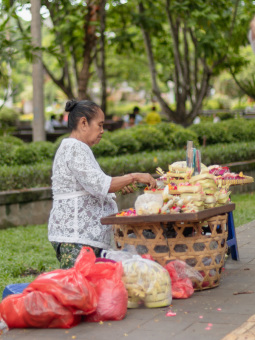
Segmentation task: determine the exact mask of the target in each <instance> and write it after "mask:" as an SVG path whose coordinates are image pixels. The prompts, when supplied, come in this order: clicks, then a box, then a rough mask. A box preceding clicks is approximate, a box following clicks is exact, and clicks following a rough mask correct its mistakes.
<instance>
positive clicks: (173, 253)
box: [114, 214, 228, 290]
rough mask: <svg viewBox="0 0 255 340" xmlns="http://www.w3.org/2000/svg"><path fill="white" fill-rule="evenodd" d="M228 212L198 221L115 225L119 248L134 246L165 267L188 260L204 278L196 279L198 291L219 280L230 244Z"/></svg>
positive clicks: (213, 284) (211, 286)
mask: <svg viewBox="0 0 255 340" xmlns="http://www.w3.org/2000/svg"><path fill="white" fill-rule="evenodd" d="M227 216H228V215H227V214H222V215H217V216H214V217H211V218H207V219H206V220H201V221H199V222H158V223H136V224H133V225H132V224H128V225H124V224H121V225H114V235H115V243H116V246H117V248H118V249H122V248H124V247H125V246H126V245H133V246H135V248H136V251H137V252H138V253H139V254H150V255H151V256H152V257H153V258H154V259H155V260H156V261H157V262H158V263H160V264H161V265H162V266H164V265H165V264H167V263H168V262H170V261H173V260H177V259H178V260H182V261H185V262H186V263H187V264H188V265H190V266H192V267H194V268H195V269H196V270H198V271H199V272H200V273H201V274H202V276H203V277H204V279H203V281H202V282H201V281H199V280H197V279H192V280H193V285H194V288H195V290H203V289H208V288H213V287H217V286H218V285H219V283H220V276H221V271H222V267H223V265H224V259H225V253H226V247H227V236H228V229H227Z"/></svg>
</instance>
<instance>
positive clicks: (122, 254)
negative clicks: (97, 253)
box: [101, 244, 139, 262]
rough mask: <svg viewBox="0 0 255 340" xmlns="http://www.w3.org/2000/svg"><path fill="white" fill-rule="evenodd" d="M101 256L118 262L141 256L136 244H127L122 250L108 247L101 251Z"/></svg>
mask: <svg viewBox="0 0 255 340" xmlns="http://www.w3.org/2000/svg"><path fill="white" fill-rule="evenodd" d="M101 256H102V257H103V258H105V259H110V260H114V261H116V262H122V261H126V260H130V259H132V258H133V256H139V255H138V253H137V251H136V248H135V246H133V245H129V244H127V245H125V247H124V248H123V249H121V250H114V249H107V250H103V251H102V252H101Z"/></svg>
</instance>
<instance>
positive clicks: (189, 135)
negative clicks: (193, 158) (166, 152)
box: [172, 128, 199, 148]
mask: <svg viewBox="0 0 255 340" xmlns="http://www.w3.org/2000/svg"><path fill="white" fill-rule="evenodd" d="M189 140H192V141H193V144H194V146H198V145H199V143H198V136H197V134H196V132H195V131H192V130H189V129H184V128H182V129H180V130H179V131H176V132H174V133H173V134H172V142H173V144H174V146H175V147H176V148H184V147H186V146H187V141H189Z"/></svg>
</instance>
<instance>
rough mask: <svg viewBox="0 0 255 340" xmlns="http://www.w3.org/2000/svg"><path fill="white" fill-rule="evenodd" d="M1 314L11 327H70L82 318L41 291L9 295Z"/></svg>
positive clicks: (3, 303) (0, 311) (0, 305)
mask: <svg viewBox="0 0 255 340" xmlns="http://www.w3.org/2000/svg"><path fill="white" fill-rule="evenodd" d="M0 315H1V317H2V318H3V320H4V321H5V322H6V324H7V325H8V327H9V328H31V327H36V328H70V327H73V326H75V325H77V324H78V323H79V322H80V320H81V316H80V315H73V313H72V311H71V310H69V309H68V308H66V307H64V306H62V305H61V304H60V303H59V302H58V301H57V300H56V299H55V298H54V297H53V296H52V295H49V294H46V293H41V292H39V291H34V292H30V293H22V294H15V295H9V296H7V297H6V298H5V299H4V300H3V301H2V302H1V304H0Z"/></svg>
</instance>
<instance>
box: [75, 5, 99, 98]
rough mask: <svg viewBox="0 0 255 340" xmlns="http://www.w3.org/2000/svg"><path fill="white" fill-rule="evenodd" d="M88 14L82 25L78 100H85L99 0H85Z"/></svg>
mask: <svg viewBox="0 0 255 340" xmlns="http://www.w3.org/2000/svg"><path fill="white" fill-rule="evenodd" d="M87 8H88V13H87V15H86V22H85V25H84V31H85V39H84V54H83V65H82V69H81V72H80V74H79V80H78V98H79V99H80V100H82V99H86V98H87V89H88V83H89V78H90V73H89V69H90V65H91V62H92V59H93V57H92V53H93V50H94V47H95V44H96V25H95V24H96V22H97V21H98V20H99V9H100V6H99V0H87Z"/></svg>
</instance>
